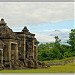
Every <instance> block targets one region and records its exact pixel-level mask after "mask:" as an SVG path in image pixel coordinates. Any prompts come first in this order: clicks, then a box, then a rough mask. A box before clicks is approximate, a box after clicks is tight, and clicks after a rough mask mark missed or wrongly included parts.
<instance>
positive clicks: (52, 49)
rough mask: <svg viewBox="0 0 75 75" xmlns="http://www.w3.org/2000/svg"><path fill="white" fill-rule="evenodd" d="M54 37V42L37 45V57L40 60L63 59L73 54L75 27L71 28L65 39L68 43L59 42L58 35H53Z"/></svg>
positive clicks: (74, 54) (74, 49)
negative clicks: (67, 37) (67, 38)
mask: <svg viewBox="0 0 75 75" xmlns="http://www.w3.org/2000/svg"><path fill="white" fill-rule="evenodd" d="M54 38H55V42H54V43H46V44H40V45H39V47H38V59H39V60H40V61H44V60H54V59H63V58H66V57H73V56H75V29H71V33H69V40H67V43H68V44H69V45H65V44H61V43H60V42H61V40H60V39H59V37H58V36H55V37H54Z"/></svg>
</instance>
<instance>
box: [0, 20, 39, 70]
mask: <svg viewBox="0 0 75 75" xmlns="http://www.w3.org/2000/svg"><path fill="white" fill-rule="evenodd" d="M38 43H39V42H38V41H37V39H36V38H35V34H32V33H30V32H29V30H28V29H27V27H26V26H25V27H24V28H23V30H22V31H21V32H13V31H12V29H10V28H9V27H8V26H7V23H6V22H5V21H4V19H1V21H0V68H3V69H23V68H37V66H38V63H37V48H38Z"/></svg>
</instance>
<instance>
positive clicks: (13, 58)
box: [11, 43, 17, 68]
mask: <svg viewBox="0 0 75 75" xmlns="http://www.w3.org/2000/svg"><path fill="white" fill-rule="evenodd" d="M16 49H17V44H15V43H11V67H12V68H15V65H16Z"/></svg>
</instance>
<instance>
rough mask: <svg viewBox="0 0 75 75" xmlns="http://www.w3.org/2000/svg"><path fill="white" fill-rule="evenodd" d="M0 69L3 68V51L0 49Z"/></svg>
mask: <svg viewBox="0 0 75 75" xmlns="http://www.w3.org/2000/svg"><path fill="white" fill-rule="evenodd" d="M0 67H3V49H0Z"/></svg>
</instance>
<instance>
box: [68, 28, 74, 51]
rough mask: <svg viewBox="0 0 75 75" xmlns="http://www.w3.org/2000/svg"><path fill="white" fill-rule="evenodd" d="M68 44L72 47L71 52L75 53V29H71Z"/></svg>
mask: <svg viewBox="0 0 75 75" xmlns="http://www.w3.org/2000/svg"><path fill="white" fill-rule="evenodd" d="M68 43H69V44H70V46H71V50H72V51H75V29H71V33H70V34H69V40H68Z"/></svg>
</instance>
